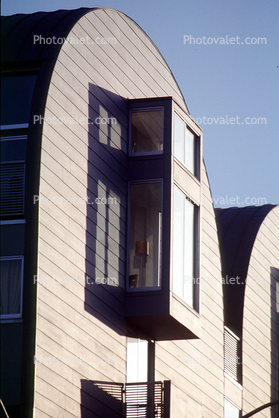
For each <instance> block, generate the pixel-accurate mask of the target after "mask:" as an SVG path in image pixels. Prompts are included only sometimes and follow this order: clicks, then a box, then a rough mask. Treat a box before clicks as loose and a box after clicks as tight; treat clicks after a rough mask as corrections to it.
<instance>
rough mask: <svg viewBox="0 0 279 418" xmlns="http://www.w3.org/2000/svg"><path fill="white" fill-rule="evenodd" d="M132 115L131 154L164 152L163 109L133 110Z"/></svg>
mask: <svg viewBox="0 0 279 418" xmlns="http://www.w3.org/2000/svg"><path fill="white" fill-rule="evenodd" d="M130 115H131V116H130V153H132V154H146V153H148V154H150V153H158V152H162V151H163V108H154V109H150V108H147V109H142V110H133V111H131V114H130Z"/></svg>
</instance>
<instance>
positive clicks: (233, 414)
mask: <svg viewBox="0 0 279 418" xmlns="http://www.w3.org/2000/svg"><path fill="white" fill-rule="evenodd" d="M224 418H239V409H238V408H237V407H236V406H234V405H233V404H232V403H231V402H229V401H228V400H227V399H226V398H225V399H224Z"/></svg>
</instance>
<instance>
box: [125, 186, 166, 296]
mask: <svg viewBox="0 0 279 418" xmlns="http://www.w3.org/2000/svg"><path fill="white" fill-rule="evenodd" d="M161 188H162V185H161V182H153V183H136V184H131V185H130V214H129V215H130V216H129V288H158V287H159V286H160V285H161V247H162V245H161V240H162V212H161V200H162V190H161Z"/></svg>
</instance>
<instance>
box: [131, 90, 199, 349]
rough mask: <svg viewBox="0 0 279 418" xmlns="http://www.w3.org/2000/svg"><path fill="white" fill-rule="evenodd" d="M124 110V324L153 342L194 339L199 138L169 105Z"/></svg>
mask: <svg viewBox="0 0 279 418" xmlns="http://www.w3.org/2000/svg"><path fill="white" fill-rule="evenodd" d="M129 107H130V121H129V123H130V141H129V157H128V179H129V183H128V202H129V205H128V229H127V285H126V289H127V291H126V317H127V320H128V322H129V324H130V325H131V326H132V327H134V328H136V329H137V330H138V331H141V332H142V333H144V334H145V335H147V336H148V337H150V338H151V339H153V340H157V341H160V340H175V339H193V338H199V333H200V331H199V330H200V320H199V289H198V284H197V282H198V280H196V278H198V277H199V271H200V261H199V259H200V256H199V253H200V251H199V245H200V237H199V236H200V203H201V183H200V169H201V141H202V138H201V130H200V128H199V127H198V126H197V125H196V124H195V122H193V121H192V119H191V118H190V117H189V116H188V115H187V114H185V112H184V111H183V110H182V109H181V108H180V107H179V106H178V105H177V104H176V103H175V102H174V101H173V100H172V98H171V97H165V98H155V99H139V100H137V99H135V100H130V101H129ZM181 150H182V153H181V152H180V151H181Z"/></svg>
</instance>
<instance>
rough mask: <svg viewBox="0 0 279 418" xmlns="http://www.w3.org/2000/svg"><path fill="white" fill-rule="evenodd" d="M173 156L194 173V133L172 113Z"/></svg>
mask: <svg viewBox="0 0 279 418" xmlns="http://www.w3.org/2000/svg"><path fill="white" fill-rule="evenodd" d="M173 137H174V156H175V157H176V158H178V159H179V160H180V161H181V162H182V163H183V164H185V166H186V167H187V168H188V170H189V171H191V173H193V174H195V141H196V140H195V134H193V132H191V131H190V130H189V129H188V128H187V126H186V124H185V122H183V120H182V119H181V118H180V117H179V116H177V114H176V113H175V114H174V132H173Z"/></svg>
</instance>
